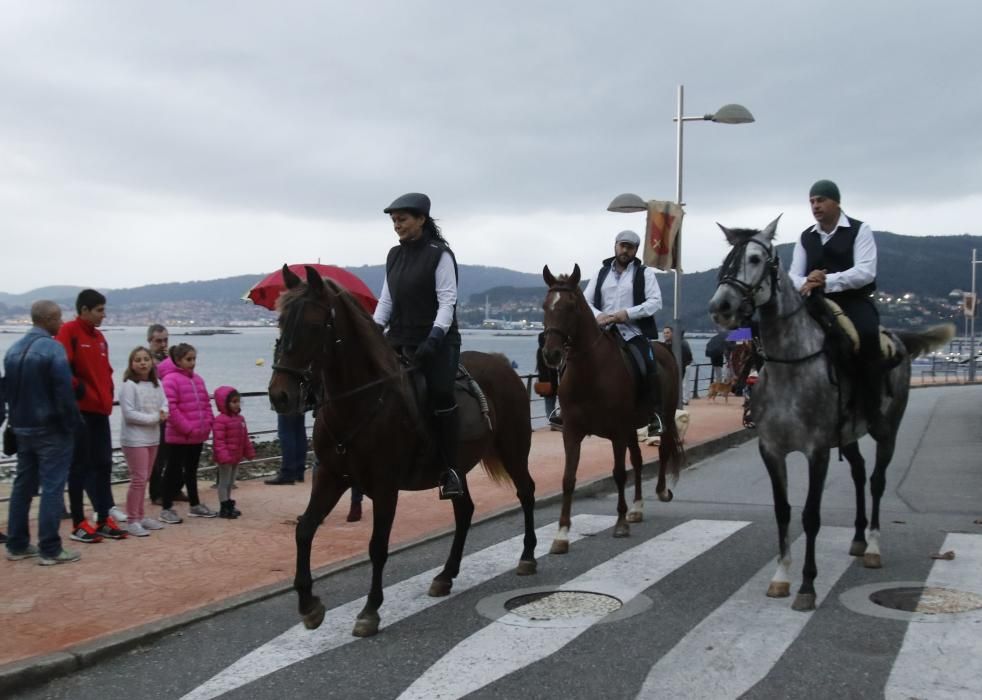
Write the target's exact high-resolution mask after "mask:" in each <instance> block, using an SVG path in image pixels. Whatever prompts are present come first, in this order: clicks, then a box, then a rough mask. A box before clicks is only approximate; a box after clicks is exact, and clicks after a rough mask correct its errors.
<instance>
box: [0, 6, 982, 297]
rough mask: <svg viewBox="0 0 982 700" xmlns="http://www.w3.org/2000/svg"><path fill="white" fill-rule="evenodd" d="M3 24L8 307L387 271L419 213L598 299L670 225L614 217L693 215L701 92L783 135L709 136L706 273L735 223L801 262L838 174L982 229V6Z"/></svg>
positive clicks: (698, 229) (145, 13)
mask: <svg viewBox="0 0 982 700" xmlns="http://www.w3.org/2000/svg"><path fill="white" fill-rule="evenodd" d="M0 11H2V16H3V21H2V22H0V95H2V99H0V236H2V257H0V291H6V292H13V293H21V292H25V291H28V290H30V289H33V288H36V287H40V286H44V285H48V284H73V285H89V286H95V287H100V288H118V287H130V286H138V285H141V284H146V283H151V282H168V281H187V280H192V279H210V278H214V277H224V276H229V275H236V274H244V273H252V272H263V271H269V270H272V269H275V268H277V267H278V266H279V265H280V264H282V263H283V262H291V263H293V262H305V261H316V260H317V259H318V258H319V259H321V260H322V261H323V262H329V263H333V264H337V265H346V266H354V265H362V264H378V263H382V262H384V260H385V254H386V251H387V250H388V249H389V247H390V246H391V245H393V244H394V242H395V240H396V238H395V234H394V233H393V232H392V229H391V225H390V223H389V221H388V217H387V216H385V215H384V214H382V211H381V210H382V208H383V207H385V206H386V205H387V204H388V203H389V202H390V201H391V200H392V199H394V198H395V197H396V196H398V195H400V194H402V193H404V192H407V191H422V192H426V193H428V194H429V195H430V197H431V198H432V200H433V214H434V215H435V216H436V217H437V219H438V220H439V222H440V224H441V225H442V227H443V230H444V234H445V235H446V237H447V239H448V240H449V241H450V243H451V245H452V246H453V248H454V250H455V252H456V254H457V258H458V260H459V262H461V263H465V264H483V265H496V266H503V267H509V268H512V269H517V270H524V271H538V270H541V268H542V266H543V265H544V264H549V266H550V267H551V268H552V270H553V271H554V272H557V273H558V272H564V271H569V270H570V269H572V266H573V263H574V262H578V263H580V265H581V266H583V267H584V268H585V270H584V273H585V274H586V275H588V276H589V274H591V273H592V271H593V270H594V269H595V268H596V267H598V265H599V261H600V260H601V259H602V258H603V257H606V256H608V255H610V254H611V252H612V248H613V238H614V235H615V234H616V233H617V231H619V230H621V229H623V228H633V229H635V230H639V231H640V230H641V229H643V226H644V220H643V215H641V214H631V215H625V214H612V213H608V212H607V211H606V207H607V204H608V202H609V201H610V199H611V198H612V197H613V196H614V195H616V194H618V193H620V192H637V193H638V194H640V195H642V196H643V197H645V198H646V199H648V198H651V199H673V198H674V196H675V146H676V135H675V125H674V124H673V121H672V118H673V116H674V113H675V108H676V86H677V85H678V84H680V83H683V84H684V85H685V105H686V107H685V113H686V115H701V114H704V113H706V112H713V111H715V110H716V109H717V108H718V107H719V106H721V105H723V104H725V103H729V102H738V103H741V104H744V105H746V106H747V107H748V108H749V109H750V110H751V111H752V112H753V114H754V116H755V117H756V119H757V121H756V123H754V124H749V125H739V126H726V125H720V124H714V123H710V122H690V123H686V126H685V172H684V187H683V195H684V200H685V201H686V205H687V217H686V220H685V227H684V231H683V235H684V237H685V247H684V257H683V267H684V268H685V269H686V270H687V271H697V270H703V269H707V268H710V267H713V266H715V265H718V264H719V262H720V260H721V259H722V257H723V255H724V254H725V250H724V246H725V244H724V242H723V238H722V235H721V234H720V233H719V232H718V230H717V229H716V228H715V225H714V223H713V222H714V221H720V222H721V223H724V224H726V225H729V226H748V227H754V228H759V227H762V226H763V225H764V224H766V223H767V222H768V221H769V220H770V219H772V218H773V217H774V216H776V215H777V214H779V213H781V212H783V213H784V217H783V219H782V221H781V226H780V229H779V238H780V240H782V241H790V240H793V239H794V237H795V236H796V235H797V233H798V232H800V231H801V230H802V229H803V228H804V227H805V226H807V225H809V224H810V223H812V222H811V218H810V214H809V210H808V204H807V196H808V188H809V186H810V184H811V183H812V182H813V181H814V180H816V179H818V178H831V179H834V180H835V181H837V182H838V184H839V186H840V189H841V191H842V196H843V201H842V204H843V208H844V209H845V210H846V211H847V212H848V213H849V214H851V215H852V216H855V217H857V218H860V219H863V220H865V221H868V222H870V224H871V225H872V226H873V228H874V229H876V230H888V231H893V232H895V233H901V234H918V235H921V234H961V233H975V234H978V233H982V225H980V219H982V90H980V75H979V68H980V65H982V56H980V54H982V49H980V45H982V44H980V41H979V38H978V33H979V27H982V3H979V2H977V1H976V0H961V1H952V2H939V3H926V2H912V1H903V0H877V1H871V0H864V1H863V2H855V1H852V2H837V1H835V0H825V1H824V2H821V3H805V2H786V1H781V2H777V1H775V2H761V1H750V0H741V2H732V1H730V0H717V1H716V2H699V1H697V0H691V1H690V2H685V3H681V2H679V3H655V2H640V1H639V2H616V1H612V0H606V1H605V2H590V3H588V2H569V1H568V0H567V1H566V2H543V1H532V2H530V1H529V0H524V1H521V2H519V1H510V0H508V1H500V0H498V1H495V2H482V3H472V2H451V1H450V0H445V1H442V2H436V1H433V2H418V1H406V0H402V1H400V2H372V1H370V0H368V1H366V2H362V3H350V2H323V1H322V2H289V1H284V0H280V1H278V2H276V3H272V2H263V3H260V2H249V1H248V0H238V1H236V2H206V3H197V2H196V3H191V2H136V1H130V2H98V1H94V0H90V1H87V2H53V1H45V2H32V3H28V2H12V1H7V0H0ZM968 267H969V266H968V263H967V262H966V270H967V268H968ZM966 274H967V273H966ZM663 286H664V285H663Z"/></svg>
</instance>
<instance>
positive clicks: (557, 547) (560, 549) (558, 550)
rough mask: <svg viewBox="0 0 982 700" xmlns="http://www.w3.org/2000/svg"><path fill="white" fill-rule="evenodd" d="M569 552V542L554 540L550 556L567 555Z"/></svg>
mask: <svg viewBox="0 0 982 700" xmlns="http://www.w3.org/2000/svg"><path fill="white" fill-rule="evenodd" d="M567 552H569V540H553V541H552V546H551V547H550V548H549V554H566V553H567Z"/></svg>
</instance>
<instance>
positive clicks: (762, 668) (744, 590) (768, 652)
mask: <svg viewBox="0 0 982 700" xmlns="http://www.w3.org/2000/svg"><path fill="white" fill-rule="evenodd" d="M852 536H853V530H852V529H851V528H845V527H823V528H822V529H821V530H820V531H819V535H818V541H817V542H816V543H815V563H816V565H817V566H818V578H817V579H816V580H815V593H816V605H821V603H822V601H823V600H824V599H825V597H826V596H827V595H828V592H829V591H830V590H831V588H832V586H833V585H835V582H836V581H838V580H839V578H840V577H841V576H842V574H843V572H845V570H846V569H847V568H848V567H849V565H850V564H852V563H853V561H854V559H853V557H851V556H849V553H848V552H849V544H850V542H851V541H852ZM791 549H792V560H793V561H799V562H804V560H805V536H804V535H802V536H801V537H799V538H798V539H797V540H796V541H795V542H794V544H792V546H791ZM772 567H773V563H771V562H768V564H767V565H765V566H764V567H763V568H762V569H761V570H760V571H758V572H757V573H756V574H755V575H754V577H753V578H751V579H750V580H749V581H747V583H745V584H744V585H743V587H741V588H740V590H738V591H737V592H736V593H734V594H733V595H732V596H730V598H729V599H728V600H727V601H726V602H725V603H723V604H722V605H721V606H719V607H718V608H716V610H714V611H713V612H712V613H711V614H710V615H709V616H707V617H706V618H704V619H703V620H702V622H700V623H699V624H698V625H696V626H695V627H693V628H692V630H691V631H690V632H689V633H688V634H687V635H685V637H683V638H682V640H681V641H680V642H679V643H678V644H676V645H675V646H674V647H673V648H672V649H671V650H670V651H669V652H668V653H667V654H665V655H664V656H663V657H662V658H660V659H659V660H658V662H657V663H656V664H655V665H654V666H652V668H651V671H649V672H648V677H647V679H646V680H645V682H644V685H643V686H642V687H641V692H640V693H638V697H639V698H692V699H696V698H712V699H713V700H716V699H719V698H736V697H739V696H740V695H743V694H744V693H745V692H746V691H748V690H749V689H750V688H752V687H753V686H754V684H755V683H757V682H758V681H760V679H762V678H764V676H766V675H767V673H768V672H769V671H770V670H771V668H773V667H774V664H775V663H777V661H778V659H780V658H781V655H782V654H784V652H785V651H787V649H788V647H789V646H791V643H792V642H794V640H795V639H796V638H797V637H798V635H799V634H800V633H801V631H802V630H803V629H804V627H805V625H806V624H808V621H809V620H811V616H812V614H813V613H805V612H797V611H795V610H792V609H791V601H792V600H793V596H794V595H795V590H794V586H792V591H791V595H792V598H768V597H767V596H766V595H765V593H766V591H767V584H768V581H769V580H770V578H771V570H772ZM798 576H799V577H800V572H799V573H798ZM798 580H800V578H799V579H798Z"/></svg>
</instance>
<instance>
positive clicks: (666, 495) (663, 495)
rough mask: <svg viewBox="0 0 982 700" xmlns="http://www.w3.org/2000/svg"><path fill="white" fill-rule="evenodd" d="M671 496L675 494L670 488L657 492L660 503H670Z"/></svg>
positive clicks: (673, 496)
mask: <svg viewBox="0 0 982 700" xmlns="http://www.w3.org/2000/svg"><path fill="white" fill-rule="evenodd" d="M673 498H675V494H674V493H672V489H665V490H664V491H659V492H658V500H659V501H661V502H662V503H670V502H671V500H672V499H673Z"/></svg>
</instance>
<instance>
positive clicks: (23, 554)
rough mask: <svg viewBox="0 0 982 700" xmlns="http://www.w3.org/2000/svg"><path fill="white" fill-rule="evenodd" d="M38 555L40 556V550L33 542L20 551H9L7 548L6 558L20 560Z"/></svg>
mask: <svg viewBox="0 0 982 700" xmlns="http://www.w3.org/2000/svg"><path fill="white" fill-rule="evenodd" d="M39 556H41V550H40V549H38V548H37V546H36V545H33V544H29V545H27V549H24V550H21V551H20V552H11V551H10V550H9V549H8V550H7V559H8V560H10V561H20V560H22V559H31V558H33V557H39Z"/></svg>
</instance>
